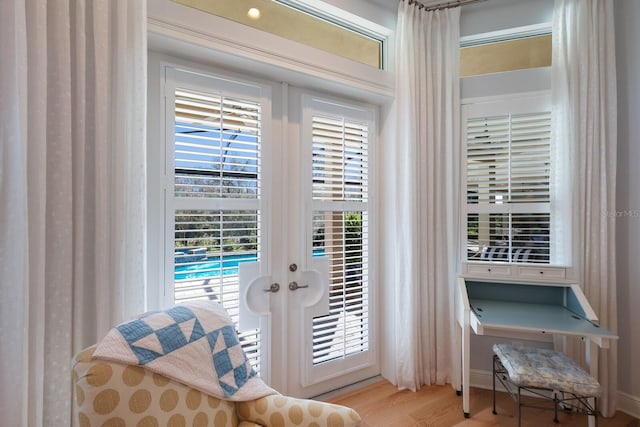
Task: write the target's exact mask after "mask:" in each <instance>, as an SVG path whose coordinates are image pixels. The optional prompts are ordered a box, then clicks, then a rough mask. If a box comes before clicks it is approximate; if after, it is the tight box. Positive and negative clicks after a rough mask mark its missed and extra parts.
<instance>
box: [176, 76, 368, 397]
mask: <svg viewBox="0 0 640 427" xmlns="http://www.w3.org/2000/svg"><path fill="white" fill-rule="evenodd" d="M164 97H165V115H164V116H165V141H164V142H165V148H166V151H165V152H166V156H165V165H166V167H165V177H164V191H165V213H164V216H165V230H166V235H165V242H166V244H165V265H168V266H172V267H173V268H167V269H166V273H165V283H166V284H167V285H168V292H167V298H166V303H167V304H173V303H180V302H183V301H188V300H192V299H210V300H216V301H218V302H220V303H221V304H223V306H224V307H225V308H226V309H227V311H228V312H229V314H230V315H231V316H232V318H233V320H234V321H235V322H236V325H237V328H238V331H239V334H240V338H241V340H242V342H243V344H244V348H245V351H246V353H247V356H248V357H249V359H250V360H251V363H252V365H253V366H254V369H255V370H256V371H258V373H259V374H260V375H261V376H262V377H263V378H264V379H265V380H266V381H267V382H268V383H270V384H271V385H272V386H273V387H275V388H276V389H278V390H279V391H281V392H283V393H288V394H291V395H297V396H304V397H310V396H314V395H318V394H321V393H324V392H327V391H330V390H333V389H336V388H339V387H342V386H345V385H348V384H351V383H353V382H357V381H359V380H362V379H365V378H368V377H371V376H374V375H376V374H377V373H378V367H377V357H376V354H377V349H376V348H375V339H374V336H375V332H376V331H375V327H374V326H375V316H374V312H373V310H372V307H373V304H372V303H373V288H372V283H373V277H372V273H371V271H370V267H369V266H370V263H371V260H372V251H371V247H372V237H373V233H372V230H373V229H374V228H373V215H372V211H371V206H372V202H371V194H372V188H371V187H372V180H371V179H370V176H371V170H370V165H372V164H373V163H372V157H373V151H374V150H373V146H374V144H373V141H374V134H375V129H374V125H375V115H374V111H373V110H372V109H371V108H370V107H367V106H363V105H360V104H354V103H347V102H344V101H341V100H336V99H330V98H329V97H327V96H323V95H321V96H318V95H312V94H308V93H303V92H302V91H300V90H297V89H291V90H290V89H289V88H288V86H286V85H281V86H279V85H275V84H269V83H263V82H261V83H254V82H252V81H247V80H242V79H237V78H232V77H229V76H216V75H206V74H202V73H195V72H192V71H189V70H183V69H178V68H174V67H169V66H167V67H165V79H164Z"/></svg>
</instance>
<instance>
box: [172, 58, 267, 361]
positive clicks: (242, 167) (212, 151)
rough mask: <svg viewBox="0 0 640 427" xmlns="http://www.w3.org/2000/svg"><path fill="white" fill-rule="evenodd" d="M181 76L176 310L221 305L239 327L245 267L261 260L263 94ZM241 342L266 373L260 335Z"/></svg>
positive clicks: (175, 106) (176, 96) (175, 164)
mask: <svg viewBox="0 0 640 427" xmlns="http://www.w3.org/2000/svg"><path fill="white" fill-rule="evenodd" d="M174 72H175V73H176V75H178V76H179V78H178V79H176V81H175V83H174V84H175V87H174V88H173V89H169V90H168V92H169V93H168V94H167V122H168V124H169V128H168V130H167V133H168V138H167V139H168V141H167V162H166V168H167V169H166V177H167V181H166V187H165V194H166V199H167V200H166V209H167V212H166V220H167V222H168V223H167V228H168V229H169V230H170V232H171V235H168V236H167V241H172V242H173V245H167V246H168V248H167V253H166V257H167V264H168V265H173V269H172V271H170V273H169V274H171V277H170V278H167V279H168V280H167V281H168V282H169V283H173V285H174V286H173V298H172V299H173V302H174V303H176V304H177V303H181V302H185V301H188V300H194V299H209V300H217V301H219V302H220V303H222V305H223V306H224V307H225V309H226V310H227V312H228V313H229V314H230V316H231V318H232V319H233V320H234V322H235V323H236V324H237V323H238V316H239V304H240V302H239V301H240V295H239V280H238V279H239V277H238V266H239V264H241V263H243V262H250V261H258V260H260V258H261V252H260V240H261V223H260V218H261V205H260V200H261V142H262V138H261V118H262V104H261V101H260V97H259V93H256V94H255V95H251V94H245V93H242V92H243V89H244V91H245V92H251V90H249V89H247V88H243V87H242V86H241V85H239V84H238V85H234V84H233V82H229V81H224V80H222V79H215V78H208V77H204V76H200V75H197V74H191V73H188V72H182V71H179V70H175V71H174ZM199 83H200V84H199ZM236 86H237V87H236ZM255 91H256V92H257V90H255ZM239 335H240V340H241V341H242V343H243V348H244V350H245V352H246V353H247V356H248V357H249V359H250V361H251V363H252V365H253V366H254V368H255V369H256V370H257V371H258V372H259V371H260V360H261V355H260V345H259V343H260V335H261V334H260V331H259V330H257V329H256V330H249V331H242V332H241V333H240V334H239Z"/></svg>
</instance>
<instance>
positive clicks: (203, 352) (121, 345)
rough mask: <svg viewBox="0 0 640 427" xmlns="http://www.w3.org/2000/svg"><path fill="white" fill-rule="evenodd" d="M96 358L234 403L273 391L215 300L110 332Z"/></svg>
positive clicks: (160, 313) (149, 315)
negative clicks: (259, 373)
mask: <svg viewBox="0 0 640 427" xmlns="http://www.w3.org/2000/svg"><path fill="white" fill-rule="evenodd" d="M94 357H96V358H99V359H106V360H110V361H114V362H120V363H126V364H129V365H140V366H143V367H144V368H146V369H148V370H149V371H152V372H156V373H158V374H161V375H164V376H166V377H169V378H171V379H173V380H175V381H178V382H180V383H182V384H185V385H187V386H189V387H192V388H195V389H197V390H200V391H202V392H203V393H206V394H208V395H211V396H215V397H218V398H220V399H225V400H232V401H247V400H253V399H258V398H260V397H264V396H267V395H270V394H276V393H277V392H276V391H275V390H273V389H271V388H270V387H269V386H267V385H266V384H265V383H264V382H263V381H262V379H260V377H259V376H258V375H257V374H256V372H255V370H254V369H253V367H252V366H251V364H250V362H249V360H248V359H247V357H246V355H245V353H244V351H243V350H242V347H241V343H240V340H239V339H238V335H237V333H236V330H235V328H234V327H233V322H232V320H231V317H229V315H228V314H227V312H226V311H225V309H224V308H223V307H222V306H221V305H220V304H219V303H217V302H215V301H193V302H189V303H186V304H181V305H176V306H174V307H172V308H170V309H168V310H166V311H156V312H151V313H147V314H144V315H143V316H142V317H140V318H138V319H135V320H132V321H129V322H126V323H123V324H121V325H118V326H116V327H115V328H113V329H111V331H109V333H108V334H107V335H106V336H105V338H104V339H103V340H102V341H101V342H100V343H99V344H98V346H97V348H96V351H95V353H94Z"/></svg>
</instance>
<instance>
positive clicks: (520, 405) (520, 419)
mask: <svg viewBox="0 0 640 427" xmlns="http://www.w3.org/2000/svg"><path fill="white" fill-rule="evenodd" d="M520 390H521V388H520V386H518V427H520V425H521V424H520V423H521V421H522V403H521V400H520V399H521V396H520Z"/></svg>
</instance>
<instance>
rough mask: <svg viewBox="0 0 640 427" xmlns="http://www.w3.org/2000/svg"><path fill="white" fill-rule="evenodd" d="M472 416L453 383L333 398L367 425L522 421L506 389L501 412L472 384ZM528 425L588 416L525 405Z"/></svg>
mask: <svg viewBox="0 0 640 427" xmlns="http://www.w3.org/2000/svg"><path fill="white" fill-rule="evenodd" d="M470 398H471V418H469V419H465V418H464V417H463V415H462V397H460V396H457V395H456V393H455V391H453V389H452V388H451V386H449V385H446V386H430V387H423V388H422V389H420V390H419V391H417V392H415V393H414V392H411V391H408V390H403V391H399V390H398V389H397V388H396V387H395V386H393V385H392V384H390V383H389V382H387V381H381V382H379V383H375V384H371V385H369V386H366V387H364V388H362V389H359V390H356V391H353V392H350V393H347V394H345V395H340V396H336V397H333V398H331V399H329V401H330V402H332V403H337V404H339V405H345V406H349V407H351V408H353V409H355V410H356V411H357V412H358V413H359V414H360V416H361V417H362V420H363V422H362V426H363V427H427V426H428V427H495V426H499V427H516V426H517V424H518V423H517V421H518V420H517V412H516V411H517V407H516V404H515V402H514V401H513V400H512V399H511V398H510V397H509V396H508V395H507V394H506V393H500V392H498V393H497V399H496V402H497V412H498V414H497V415H493V414H492V413H491V409H492V408H491V390H482V389H476V388H471V391H470ZM522 410H523V412H522V427H541V426H562V427H574V426H575V427H578V426H579V427H583V426H587V417H586V416H584V415H578V414H567V413H560V414H559V417H558V418H559V419H560V423H559V424H554V423H553V411H545V410H541V409H534V408H523V409H522ZM598 425H599V427H640V421H638V420H637V419H635V418H633V417H631V416H629V415H627V414H625V413H623V412H620V411H618V413H617V414H616V415H615V417H611V418H602V417H599V418H598Z"/></svg>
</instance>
